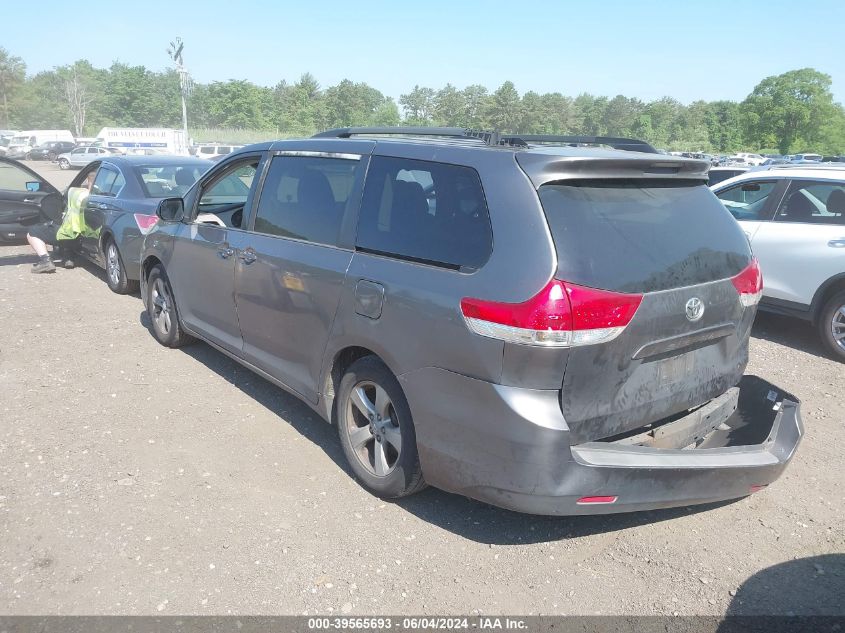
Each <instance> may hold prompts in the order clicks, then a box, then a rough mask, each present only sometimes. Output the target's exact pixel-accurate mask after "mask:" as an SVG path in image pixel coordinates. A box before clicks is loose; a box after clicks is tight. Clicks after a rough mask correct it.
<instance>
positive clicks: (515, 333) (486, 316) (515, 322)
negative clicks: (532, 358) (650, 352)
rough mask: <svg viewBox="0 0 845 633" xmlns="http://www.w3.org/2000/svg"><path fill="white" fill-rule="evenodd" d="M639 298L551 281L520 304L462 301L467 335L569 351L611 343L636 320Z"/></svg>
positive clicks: (474, 300) (640, 298)
mask: <svg viewBox="0 0 845 633" xmlns="http://www.w3.org/2000/svg"><path fill="white" fill-rule="evenodd" d="M642 300H643V296H642V295H638V294H637V295H635V294H622V293H618V292H609V291H607V290H597V289H595V288H587V287H584V286H577V285H575V284H571V283H569V282H564V281H559V280H557V279H552V280H551V281H550V282H549V283H548V284H546V286H545V287H544V288H543V289H542V290H541V291H540V292H538V293H537V294H536V295H534V296H533V297H531V298H530V299H528V300H527V301H524V302H522V303H501V302H497V301H485V300H483V299H470V298H464V299H461V312H462V313H463V315H464V320H465V321H466V323H467V326H468V327H469V329H470V330H472V331H473V332H475V333H476V334H480V335H481V336H487V337H490V338H495V339H499V340H502V341H505V342H508V343H520V344H523V345H542V346H545V347H570V346H577V345H592V344H595V343H605V342H607V341H611V340H613V339H614V338H616V337H617V336H619V334H620V333H621V332H622V331H623V330H624V329H625V327H626V326H627V325H628V324H629V323H630V322H631V319H632V318H634V314H635V313H636V311H637V308H639V307H640V303H641V302H642Z"/></svg>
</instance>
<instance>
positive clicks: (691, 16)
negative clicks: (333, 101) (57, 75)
mask: <svg viewBox="0 0 845 633" xmlns="http://www.w3.org/2000/svg"><path fill="white" fill-rule="evenodd" d="M2 4H3V7H2V11H0V13H2V16H3V20H2V22H3V24H4V28H3V30H2V33H3V35H2V38H0V46H4V47H5V48H6V49H8V50H9V51H10V52H11V53H12V54H14V55H18V56H20V57H22V58H23V59H24V61H26V63H27V65H28V71H29V72H30V73H34V72H38V71H40V70H46V69H50V68H52V67H54V66H59V65H63V64H67V63H71V62H73V61H74V60H76V59H80V58H86V59H88V60H90V61H91V62H92V63H93V64H94V65H95V66H108V65H110V64H111V62H112V61H114V60H119V61H121V62H124V63H128V64H132V65H140V64H143V65H144V66H146V67H148V68H151V69H155V70H161V69H163V68H164V67H165V66H167V64H168V63H169V58H168V57H167V55H166V53H165V49H166V47H167V44H168V42H169V41H170V40H171V39H173V38H174V37H175V36H177V35H180V36H181V37H182V38H183V39H184V40H185V42H186V45H185V63H186V65H187V67H188V68H189V70H190V71H191V73H192V75H193V76H194V78H195V80H196V81H200V82H210V81H214V80H226V79H248V80H250V81H253V82H255V83H257V84H261V85H270V86H272V85H275V84H276V83H277V82H278V81H279V80H280V79H286V80H288V81H295V80H296V79H297V78H298V77H299V75H301V74H302V73H303V72H306V71H309V72H311V73H313V74H314V75H315V76H316V78H317V80H318V81H319V82H320V84H321V85H323V86H329V85H332V84H334V83H337V82H338V81H340V80H341V79H343V78H348V79H352V80H354V81H366V82H367V83H369V84H370V85H372V86H373V87H375V88H377V89H379V90H381V91H382V92H383V93H385V94H387V95H389V96H392V97H394V98H397V97H398V96H399V95H400V94H402V93H403V92H407V91H408V90H409V89H411V88H413V86H414V84H417V83H418V84H420V85H427V86H430V87H433V88H439V87H441V86H443V85H445V84H446V83H447V82H451V83H452V84H454V85H456V86H458V87H459V88H462V87H464V86H466V85H469V84H473V83H480V84H483V85H485V86H487V87H488V88H490V89H491V90H493V89H495V88H496V87H498V86H499V85H500V84H501V83H502V82H503V81H505V80H507V79H510V80H511V81H513V82H514V83H515V84H516V87H517V89H518V90H519V91H520V92H521V93H524V92H526V91H528V90H535V91H538V92H552V91H558V92H562V93H563V94H567V95H572V96H574V95H577V94H579V93H581V92H591V93H593V94H603V95H609V96H614V95H616V94H624V95H626V96H631V97H638V98H640V99H643V100H651V99H656V98H659V97H661V96H664V95H670V96H673V97H675V98H677V99H679V100H681V101H683V102H684V103H689V102H690V101H694V100H696V99H705V100H714V99H733V100H741V99H743V98H745V96H746V95H747V94H748V93H749V92H751V90H752V89H753V87H754V86H755V84H756V83H757V82H759V81H760V80H761V79H763V78H764V77H766V76H769V75H774V74H778V73H782V72H785V71H787V70H793V69H796V68H803V67H807V66H810V67H813V68H816V69H818V70H821V71H823V72H825V73H828V74H829V75H831V76H832V78H833V93H834V96H835V98H836V100H837V101H839V102H845V48H843V45H845V0H803V1H802V0H790V1H786V0H756V1H751V0H732V1H725V0H708V1H706V2H692V1H688V0H686V1H685V0H676V1H674V2H664V1H661V0H654V1H649V0H639V1H635V0H630V1H627V2H626V1H623V0H594V2H592V3H589V4H587V3H583V2H572V1H568V0H567V1H564V0H558V1H553V0H548V1H546V2H538V1H535V0H512V1H510V2H503V1H498V0H497V1H493V0H491V1H487V2H483V1H481V0H473V1H465V2H462V1H460V0H451V1H449V0H425V1H424V2H423V1H418V2H407V1H402V0H398V1H395V2H387V1H372V2H368V1H365V0H347V1H340V2H338V1H334V0H312V1H311V2H303V1H302V0H298V1H295V2H291V1H288V0H284V1H282V0H279V1H275V2H274V1H272V0H263V1H259V0H239V1H235V0H229V1H227V2H222V1H219V0H202V1H200V0H182V1H177V0H171V1H170V2H162V1H160V0H144V1H142V2H110V3H105V4H102V5H101V4H98V3H85V2H67V1H62V0H45V1H44V2H41V3H38V5H37V7H36V5H31V4H28V3H25V2H17V1H15V2H12V1H10V0H3V3H2ZM27 24H31V25H32V26H31V28H27V27H26V25H27ZM12 25H14V28H10V27H12ZM69 34H71V35H69Z"/></svg>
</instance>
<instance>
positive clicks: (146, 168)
mask: <svg viewBox="0 0 845 633" xmlns="http://www.w3.org/2000/svg"><path fill="white" fill-rule="evenodd" d="M203 171H204V170H203V168H202V167H201V166H197V165H178V164H176V165H140V166H138V167H135V172H136V173H137V174H138V177H139V178H140V179H141V185H142V188H143V190H144V196H146V197H147V198H170V197H177V196H183V195H184V194H185V193H186V192H187V191H188V189H190V187H191V185H192V184H194V183H195V182H196V180H197V178H199V177H200V176H201V175H202V173H203Z"/></svg>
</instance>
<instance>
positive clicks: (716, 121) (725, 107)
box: [706, 101, 742, 154]
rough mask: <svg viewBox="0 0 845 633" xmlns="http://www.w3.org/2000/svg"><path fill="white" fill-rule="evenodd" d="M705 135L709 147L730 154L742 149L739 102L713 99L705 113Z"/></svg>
mask: <svg viewBox="0 0 845 633" xmlns="http://www.w3.org/2000/svg"><path fill="white" fill-rule="evenodd" d="M706 124H707V135H708V137H709V139H710V145H711V147H712V148H713V149H714V150H715V151H717V152H721V153H727V154H732V153H734V152H738V151H740V149H742V120H741V117H740V111H739V104H738V103H736V102H734V101H713V102H711V103H709V104H708V108H707V114H706Z"/></svg>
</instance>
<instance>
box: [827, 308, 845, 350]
mask: <svg viewBox="0 0 845 633" xmlns="http://www.w3.org/2000/svg"><path fill="white" fill-rule="evenodd" d="M830 332H831V334H833V340H834V341H835V342H836V344H837V345H838V346H839V347H841V348H842V349H843V350H845V305H841V306H839V309H838V310H836V311H835V312H834V313H833V318H832V319H831V320H830Z"/></svg>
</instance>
